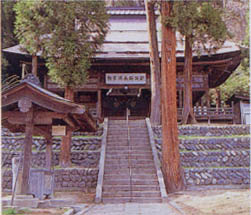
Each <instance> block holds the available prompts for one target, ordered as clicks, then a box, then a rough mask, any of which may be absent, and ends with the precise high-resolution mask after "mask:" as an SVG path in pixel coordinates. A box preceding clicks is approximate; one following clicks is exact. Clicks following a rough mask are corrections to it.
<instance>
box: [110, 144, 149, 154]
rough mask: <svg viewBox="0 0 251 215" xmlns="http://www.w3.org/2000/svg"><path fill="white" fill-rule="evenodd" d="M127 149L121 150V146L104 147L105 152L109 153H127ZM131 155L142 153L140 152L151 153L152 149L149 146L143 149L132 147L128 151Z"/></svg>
mask: <svg viewBox="0 0 251 215" xmlns="http://www.w3.org/2000/svg"><path fill="white" fill-rule="evenodd" d="M128 153H129V150H128V149H127V150H122V149H121V148H118V147H116V148H114V147H108V146H107V147H106V154H107V155H110V154H117V155H120V154H124V155H125V154H128ZM130 154H131V155H142V154H152V150H151V148H150V147H149V148H143V149H137V148H132V150H131V151H130Z"/></svg>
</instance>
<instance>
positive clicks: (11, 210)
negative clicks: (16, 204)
mask: <svg viewBox="0 0 251 215" xmlns="http://www.w3.org/2000/svg"><path fill="white" fill-rule="evenodd" d="M11 214H17V211H16V210H15V208H7V209H4V210H3V215H11Z"/></svg>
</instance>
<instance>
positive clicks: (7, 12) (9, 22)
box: [1, 1, 17, 48]
mask: <svg viewBox="0 0 251 215" xmlns="http://www.w3.org/2000/svg"><path fill="white" fill-rule="evenodd" d="M14 5H15V1H2V8H1V10H2V17H1V19H2V26H1V29H2V48H7V47H10V46H12V45H15V44H17V39H16V38H15V35H14V32H13V31H14V22H15V12H14V10H13V6H14Z"/></svg>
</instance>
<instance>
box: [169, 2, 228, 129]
mask: <svg viewBox="0 0 251 215" xmlns="http://www.w3.org/2000/svg"><path fill="white" fill-rule="evenodd" d="M166 23H168V24H170V25H171V26H172V27H174V28H176V29H177V30H178V31H179V32H180V33H181V34H182V35H183V36H184V38H185V63H184V85H185V87H184V111H183V117H182V123H183V124H188V123H196V119H195V116H194V112H193V99H192V58H193V49H194V50H196V51H197V54H198V55H200V54H201V53H202V51H207V52H208V53H209V54H210V53H211V52H213V51H215V50H217V49H218V48H220V47H221V46H222V45H223V44H224V42H225V40H226V39H227V38H228V35H229V34H228V31H227V28H226V25H225V23H224V21H223V20H222V17H221V11H220V10H219V9H217V8H214V7H213V5H212V3H211V2H202V3H201V2H195V1H179V2H175V3H174V8H173V11H172V14H171V17H168V18H166Z"/></svg>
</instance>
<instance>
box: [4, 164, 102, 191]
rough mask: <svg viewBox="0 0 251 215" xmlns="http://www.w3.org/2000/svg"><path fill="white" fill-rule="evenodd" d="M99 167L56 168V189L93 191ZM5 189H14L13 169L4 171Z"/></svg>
mask: <svg viewBox="0 0 251 215" xmlns="http://www.w3.org/2000/svg"><path fill="white" fill-rule="evenodd" d="M97 178H98V169H97V168H70V169H56V170H55V178H54V182H55V183H54V186H55V187H54V188H55V191H67V190H71V191H74V190H77V191H80V190H82V191H88V192H90V191H93V190H95V188H96V186H97ZM2 179H3V181H2V188H3V191H5V192H6V191H11V189H12V171H11V170H6V171H4V175H3V177H2Z"/></svg>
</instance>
